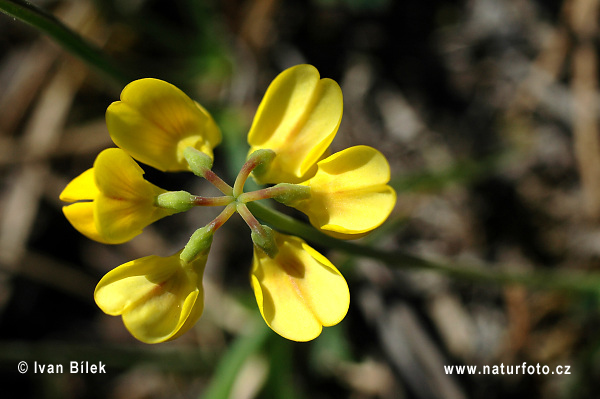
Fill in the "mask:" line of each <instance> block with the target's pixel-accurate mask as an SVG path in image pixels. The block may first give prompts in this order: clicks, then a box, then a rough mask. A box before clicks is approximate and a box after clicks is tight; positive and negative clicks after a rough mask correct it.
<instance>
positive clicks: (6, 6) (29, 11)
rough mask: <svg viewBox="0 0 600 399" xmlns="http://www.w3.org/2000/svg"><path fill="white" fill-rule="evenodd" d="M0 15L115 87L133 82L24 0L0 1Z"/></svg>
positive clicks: (103, 57) (71, 33)
mask: <svg viewBox="0 0 600 399" xmlns="http://www.w3.org/2000/svg"><path fill="white" fill-rule="evenodd" d="M0 11H1V12H3V13H5V14H7V15H9V16H11V17H13V18H16V19H18V20H20V21H22V22H25V23H26V24H28V25H31V26H33V27H34V28H36V29H38V30H39V31H41V32H42V33H44V34H46V35H48V36H50V37H51V38H53V39H54V40H55V41H56V42H57V43H58V44H59V45H61V46H62V47H63V48H64V49H65V50H67V51H69V52H70V53H71V54H74V55H75V56H77V57H79V58H80V59H82V60H83V61H84V62H86V63H87V64H90V65H92V66H94V67H95V68H96V69H98V70H100V71H102V72H103V73H104V74H106V75H108V76H109V77H111V78H112V79H113V80H115V81H116V82H117V83H118V84H119V86H124V85H125V84H127V83H128V82H130V81H132V80H134V79H135V78H134V77H133V76H130V74H129V73H126V72H125V71H123V70H122V69H121V68H120V67H118V66H117V65H116V64H115V63H114V62H113V61H112V60H111V59H109V58H108V57H106V55H104V53H103V52H102V51H101V50H100V49H98V48H97V47H95V46H94V45H92V44H91V43H89V42H87V41H86V40H85V39H83V38H82V37H81V36H80V35H78V34H77V33H75V32H74V31H72V30H71V29H70V28H68V27H67V26H66V25H64V24H63V23H62V22H60V21H59V20H58V19H56V18H55V17H54V16H53V15H51V14H49V13H47V12H46V11H44V10H42V9H41V8H39V7H37V6H36V5H34V4H31V3H29V2H27V1H24V0H0Z"/></svg>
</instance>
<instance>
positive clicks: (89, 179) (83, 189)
mask: <svg viewBox="0 0 600 399" xmlns="http://www.w3.org/2000/svg"><path fill="white" fill-rule="evenodd" d="M98 193H99V191H98V187H96V182H95V180H94V169H92V168H90V169H88V170H86V171H85V172H83V173H82V174H80V175H79V176H77V177H76V178H74V179H73V180H71V182H70V183H69V184H67V187H65V189H64V190H63V191H62V193H60V200H61V201H65V202H75V201H81V200H90V201H91V200H93V199H94V198H96V196H97V195H98Z"/></svg>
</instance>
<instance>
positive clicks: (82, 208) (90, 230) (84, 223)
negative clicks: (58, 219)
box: [62, 202, 118, 244]
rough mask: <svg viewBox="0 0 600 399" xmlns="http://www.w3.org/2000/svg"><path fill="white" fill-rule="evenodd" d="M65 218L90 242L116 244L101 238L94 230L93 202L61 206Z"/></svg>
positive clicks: (96, 230)
mask: <svg viewBox="0 0 600 399" xmlns="http://www.w3.org/2000/svg"><path fill="white" fill-rule="evenodd" d="M62 209H63V213H64V214H65V217H66V218H67V220H68V221H69V223H71V224H72V225H73V227H75V229H76V230H77V231H79V232H80V233H81V234H83V235H84V236H86V237H87V238H90V239H92V240H95V241H98V242H101V243H104V244H117V243H118V242H111V241H110V240H109V239H107V238H106V237H103V236H102V235H101V234H100V233H99V232H98V229H96V223H95V222H94V203H93V202H77V203H75V204H71V205H68V206H63V208H62Z"/></svg>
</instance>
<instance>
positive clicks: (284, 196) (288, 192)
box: [273, 183, 310, 206]
mask: <svg viewBox="0 0 600 399" xmlns="http://www.w3.org/2000/svg"><path fill="white" fill-rule="evenodd" d="M274 187H276V188H282V189H283V190H282V193H281V194H278V195H276V196H274V197H273V199H274V200H275V201H277V202H281V203H282V204H284V205H288V206H293V204H294V203H296V202H298V201H302V200H305V199H309V198H310V187H309V186H303V185H300V184H291V183H279V184H277V185H275V186H274Z"/></svg>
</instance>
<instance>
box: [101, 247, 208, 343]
mask: <svg viewBox="0 0 600 399" xmlns="http://www.w3.org/2000/svg"><path fill="white" fill-rule="evenodd" d="M180 252H181V251H180ZM180 252H178V253H176V254H174V255H172V256H169V257H166V258H164V257H160V256H147V257H145V258H141V259H136V260H133V261H131V262H128V263H125V264H123V265H121V266H119V267H117V268H115V269H113V270H112V271H110V272H109V273H107V274H106V275H105V276H104V277H103V278H102V279H101V280H100V282H99V283H98V285H97V287H96V291H95V293H94V299H95V300H96V303H97V304H98V306H99V307H100V309H102V310H103V311H104V312H105V313H107V314H109V315H113V316H117V315H122V316H123V322H124V324H125V326H126V327H127V329H128V330H129V331H130V332H131V334H132V335H133V336H134V337H136V338H137V339H139V340H140V341H142V342H146V343H157V342H163V341H166V340H170V339H173V338H175V337H177V336H179V335H181V334H183V333H184V332H186V331H188V330H189V329H190V328H191V327H192V326H193V325H194V324H195V323H196V321H197V320H198V319H199V318H200V316H201V314H202V310H203V307H204V295H203V290H202V273H203V272H204V266H205V264H206V256H201V257H199V258H197V259H196V260H194V261H193V262H191V263H189V264H187V265H186V264H184V263H183V262H182V261H181V260H180V259H179V253H180Z"/></svg>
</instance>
